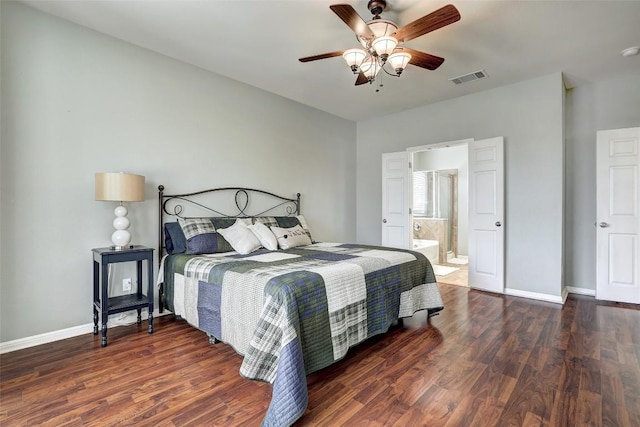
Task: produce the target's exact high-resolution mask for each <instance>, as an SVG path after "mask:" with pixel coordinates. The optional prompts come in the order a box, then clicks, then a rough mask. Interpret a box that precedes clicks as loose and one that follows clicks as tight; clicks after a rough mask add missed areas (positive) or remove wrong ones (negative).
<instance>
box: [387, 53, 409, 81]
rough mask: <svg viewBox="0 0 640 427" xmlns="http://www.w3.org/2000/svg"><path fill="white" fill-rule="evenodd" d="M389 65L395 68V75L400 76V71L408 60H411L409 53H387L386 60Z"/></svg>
mask: <svg viewBox="0 0 640 427" xmlns="http://www.w3.org/2000/svg"><path fill="white" fill-rule="evenodd" d="M387 61H388V62H389V64H391V67H392V68H393V69H394V70H395V72H396V75H397V76H400V74H402V71H403V70H404V69H405V68H406V67H407V64H408V63H409V61H411V54H409V53H407V52H396V53H392V54H391V55H389V58H388V60H387Z"/></svg>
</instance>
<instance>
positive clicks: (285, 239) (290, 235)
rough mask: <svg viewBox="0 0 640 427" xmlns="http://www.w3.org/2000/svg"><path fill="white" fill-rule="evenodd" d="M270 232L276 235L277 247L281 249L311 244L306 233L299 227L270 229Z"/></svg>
mask: <svg viewBox="0 0 640 427" xmlns="http://www.w3.org/2000/svg"><path fill="white" fill-rule="evenodd" d="M271 231H273V234H275V235H276V239H277V240H278V245H279V246H280V248H281V249H289V248H295V247H296V246H305V245H310V244H311V239H310V238H309V236H308V235H307V233H306V231H304V229H303V228H302V227H300V226H299V225H296V226H295V227H291V228H280V227H271Z"/></svg>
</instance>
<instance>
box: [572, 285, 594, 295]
mask: <svg viewBox="0 0 640 427" xmlns="http://www.w3.org/2000/svg"><path fill="white" fill-rule="evenodd" d="M566 289H567V291H568V292H569V293H570V294H578V295H587V296H590V297H595V296H596V290H595V289H587V288H576V287H575V286H567V287H566Z"/></svg>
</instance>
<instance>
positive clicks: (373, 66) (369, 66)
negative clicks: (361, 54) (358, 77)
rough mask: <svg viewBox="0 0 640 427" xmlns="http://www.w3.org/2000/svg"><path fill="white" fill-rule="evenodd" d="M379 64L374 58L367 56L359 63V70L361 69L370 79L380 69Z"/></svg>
mask: <svg viewBox="0 0 640 427" xmlns="http://www.w3.org/2000/svg"><path fill="white" fill-rule="evenodd" d="M380 68H381V67H380V66H379V65H378V61H376V60H375V59H374V58H371V57H370V58H367V59H366V60H365V61H364V62H363V63H362V64H361V65H360V71H362V73H363V74H364V75H365V76H366V77H367V79H369V80H370V81H371V80H373V79H374V78H375V77H376V75H377V74H378V72H379V71H380Z"/></svg>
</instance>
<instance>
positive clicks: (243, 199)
mask: <svg viewBox="0 0 640 427" xmlns="http://www.w3.org/2000/svg"><path fill="white" fill-rule="evenodd" d="M214 193H227V194H232V195H233V198H234V201H235V206H236V209H237V210H235V211H232V212H228V213H223V212H221V209H220V208H217V209H214V208H213V207H211V206H208V205H207V204H206V200H207V195H209V196H210V195H212V194H214ZM258 195H263V196H267V197H268V198H269V199H272V200H273V202H268V203H267V204H266V206H263V205H261V206H262V207H260V208H259V209H258V211H255V212H254V211H251V210H250V202H251V200H252V199H254V198H255V197H257V196H258ZM271 203H274V204H271ZM188 206H192V207H197V209H199V210H200V212H210V213H212V214H213V215H211V216H217V217H222V218H238V217H239V218H247V217H256V216H266V215H273V216H282V215H284V216H292V215H300V193H297V194H296V198H295V199H290V198H287V197H282V196H279V195H277V194H274V193H270V192H268V191H264V190H257V189H254V188H246V187H223V188H211V189H208V190H201V191H195V192H193V193H184V194H164V185H159V186H158V215H159V218H158V219H159V227H158V249H159V251H158V253H159V254H160V255H162V254H164V251H163V249H164V223H165V222H166V221H165V220H166V219H167V218H168V217H176V218H193V217H194V216H189V215H187V214H186V210H185V208H186V207H188ZM201 216H202V215H199V217H201Z"/></svg>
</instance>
